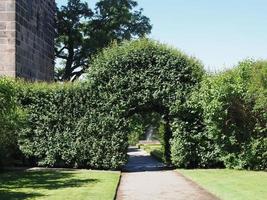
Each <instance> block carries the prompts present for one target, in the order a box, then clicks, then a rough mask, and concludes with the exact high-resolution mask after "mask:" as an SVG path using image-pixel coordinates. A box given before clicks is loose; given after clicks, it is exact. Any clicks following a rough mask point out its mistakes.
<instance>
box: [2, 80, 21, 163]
mask: <svg viewBox="0 0 267 200" xmlns="http://www.w3.org/2000/svg"><path fill="white" fill-rule="evenodd" d="M16 86H17V83H16V82H15V81H12V80H10V79H7V78H1V79H0V165H3V164H4V165H7V164H9V163H8V162H7V161H9V162H10V157H12V156H13V154H15V153H17V151H16V150H17V132H18V131H19V130H20V128H21V127H22V126H23V119H24V113H23V111H22V110H21V109H20V108H19V107H18V102H17V97H16V93H17V89H16V88H17V87H16Z"/></svg>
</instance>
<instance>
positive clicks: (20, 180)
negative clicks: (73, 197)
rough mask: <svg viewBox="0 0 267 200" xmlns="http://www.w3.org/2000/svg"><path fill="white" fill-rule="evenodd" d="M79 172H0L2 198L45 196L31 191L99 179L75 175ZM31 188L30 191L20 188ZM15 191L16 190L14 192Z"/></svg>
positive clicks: (70, 185)
mask: <svg viewBox="0 0 267 200" xmlns="http://www.w3.org/2000/svg"><path fill="white" fill-rule="evenodd" d="M75 175H77V173H74V172H70V171H68V172H67V171H26V172H25V171H19V172H18V171H12V172H4V173H0V199H5V200H9V199H19V200H20V199H26V198H30V197H32V198H34V197H38V196H43V195H44V194H41V193H35V192H33V193H32V192H31V191H34V190H39V189H46V190H56V189H63V188H70V187H81V186H83V185H85V184H88V183H96V182H97V181H98V180H97V179H83V178H77V177H75ZM21 188H23V189H26V190H29V193H26V192H25V193H23V192H20V191H19V189H21ZM14 191H15V192H14Z"/></svg>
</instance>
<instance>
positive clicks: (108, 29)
mask: <svg viewBox="0 0 267 200" xmlns="http://www.w3.org/2000/svg"><path fill="white" fill-rule="evenodd" d="M137 6H138V4H137V2H136V1H133V0H123V1H122V0H101V1H97V3H96V5H95V8H94V9H90V8H89V6H88V3H86V2H83V1H81V0H69V1H68V3H67V4H66V5H64V6H61V7H60V8H58V10H57V32H58V37H57V38H56V57H57V58H59V59H60V60H61V61H62V63H61V64H62V66H63V67H60V66H59V67H58V68H57V71H56V78H57V79H59V80H64V81H65V80H71V79H72V80H74V79H76V78H78V77H79V76H80V75H81V74H82V73H84V72H85V70H86V69H87V68H88V67H89V66H90V64H91V58H92V56H93V55H95V54H96V53H97V52H99V51H101V49H102V48H104V47H106V46H107V45H109V43H111V42H112V41H117V42H121V41H123V40H125V39H127V40H129V39H131V38H137V37H143V36H144V35H145V34H149V33H150V31H151V28H152V26H151V24H150V21H149V19H148V18H147V17H146V16H144V15H143V11H142V9H137Z"/></svg>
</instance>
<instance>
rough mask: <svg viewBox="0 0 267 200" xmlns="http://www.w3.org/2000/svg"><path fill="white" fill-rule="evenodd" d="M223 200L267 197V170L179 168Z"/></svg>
mask: <svg viewBox="0 0 267 200" xmlns="http://www.w3.org/2000/svg"><path fill="white" fill-rule="evenodd" d="M178 172H180V173H182V174H183V175H185V176H186V177H188V178H190V179H192V180H193V181H195V182H197V183H198V184H199V185H201V186H202V187H203V188H205V189H207V190H208V191H210V192H211V193H213V194H215V195H216V196H218V197H219V198H221V199H223V200H252V199H253V200H265V199H267V172H263V171H261V172H256V171H245V170H229V169H207V170H206V169H198V170H178Z"/></svg>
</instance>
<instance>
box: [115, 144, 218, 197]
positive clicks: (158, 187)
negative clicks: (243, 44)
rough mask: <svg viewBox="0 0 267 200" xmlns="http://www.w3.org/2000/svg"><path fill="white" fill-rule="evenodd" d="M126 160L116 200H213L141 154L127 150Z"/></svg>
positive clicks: (185, 179) (183, 179)
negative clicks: (127, 158)
mask: <svg viewBox="0 0 267 200" xmlns="http://www.w3.org/2000/svg"><path fill="white" fill-rule="evenodd" d="M128 155H129V160H128V163H127V164H126V165H125V166H124V168H123V171H124V172H123V173H122V177H121V182H120V185H119V188H118V192H117V197H116V199H117V200H163V199H164V200H165V199H166V200H217V199H218V198H217V197H215V196H214V195H212V194H210V193H209V192H207V191H206V190H204V189H203V188H201V187H200V186H198V185H197V184H196V183H194V182H193V181H190V180H189V179H187V178H185V177H184V176H182V175H181V174H179V173H178V172H176V171H175V170H166V165H164V164H163V163H161V162H159V161H157V160H156V159H154V158H153V157H151V156H150V155H149V154H147V153H146V152H145V151H143V150H140V149H137V148H133V147H132V148H129V151H128Z"/></svg>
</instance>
